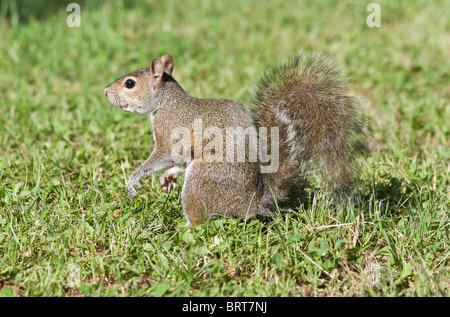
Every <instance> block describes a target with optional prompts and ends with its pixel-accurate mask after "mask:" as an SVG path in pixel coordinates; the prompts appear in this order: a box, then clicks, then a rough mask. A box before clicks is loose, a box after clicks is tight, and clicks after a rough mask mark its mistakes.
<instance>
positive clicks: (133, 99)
mask: <svg viewBox="0 0 450 317" xmlns="http://www.w3.org/2000/svg"><path fill="white" fill-rule="evenodd" d="M172 70H173V58H172V55H170V54H166V55H163V56H162V57H161V58H155V59H154V60H153V61H152V63H151V65H150V67H147V68H141V69H138V70H136V71H134V72H132V73H129V74H128V75H125V76H123V77H121V78H119V79H117V80H116V81H114V82H113V83H112V84H110V85H109V86H108V87H106V88H105V90H104V93H105V95H106V96H107V97H108V100H109V102H111V103H112V104H113V105H115V106H117V107H119V108H120V109H122V110H124V111H128V112H134V113H138V114H143V115H146V114H148V113H149V112H151V111H152V104H153V103H152V100H153V99H154V96H155V95H156V94H157V93H158V92H159V91H160V90H161V88H162V87H163V84H164V77H165V76H164V73H166V74H168V75H172Z"/></svg>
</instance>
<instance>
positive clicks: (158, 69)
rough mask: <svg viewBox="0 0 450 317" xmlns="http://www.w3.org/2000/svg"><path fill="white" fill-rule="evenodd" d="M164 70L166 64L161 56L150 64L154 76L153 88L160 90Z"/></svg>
mask: <svg viewBox="0 0 450 317" xmlns="http://www.w3.org/2000/svg"><path fill="white" fill-rule="evenodd" d="M163 71H164V65H163V63H162V61H161V59H159V58H155V59H154V60H153V62H152V64H151V65H150V75H151V77H152V79H151V81H152V89H153V90H155V91H156V90H158V89H159V88H160V87H161V84H162V77H163V76H162V74H163Z"/></svg>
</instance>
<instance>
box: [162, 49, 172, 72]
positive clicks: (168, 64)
mask: <svg viewBox="0 0 450 317" xmlns="http://www.w3.org/2000/svg"><path fill="white" fill-rule="evenodd" d="M161 61H162V63H163V65H164V72H165V73H167V74H169V75H172V71H173V57H172V55H170V54H165V55H163V56H162V57H161Z"/></svg>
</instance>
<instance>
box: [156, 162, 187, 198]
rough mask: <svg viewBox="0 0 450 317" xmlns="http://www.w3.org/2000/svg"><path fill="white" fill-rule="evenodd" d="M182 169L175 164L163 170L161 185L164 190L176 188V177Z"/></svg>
mask: <svg viewBox="0 0 450 317" xmlns="http://www.w3.org/2000/svg"><path fill="white" fill-rule="evenodd" d="M183 171H184V169H183V168H180V167H177V166H175V167H172V168H169V169H168V170H167V171H165V172H164V174H163V175H162V176H161V186H162V187H163V190H164V191H165V192H168V193H169V192H170V189H171V188H173V189H176V188H177V177H178V175H179V174H180V173H181V172H183Z"/></svg>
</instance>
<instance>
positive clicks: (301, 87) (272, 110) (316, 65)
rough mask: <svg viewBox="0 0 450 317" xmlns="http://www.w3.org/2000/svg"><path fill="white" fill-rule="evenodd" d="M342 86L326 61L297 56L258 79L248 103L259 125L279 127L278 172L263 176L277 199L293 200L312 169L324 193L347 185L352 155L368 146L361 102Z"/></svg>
mask: <svg viewBox="0 0 450 317" xmlns="http://www.w3.org/2000/svg"><path fill="white" fill-rule="evenodd" d="M346 82H347V78H346V76H345V74H344V72H343V71H342V70H340V69H338V68H337V67H336V66H335V65H333V64H332V63H331V62H330V60H329V59H328V58H327V57H325V56H324V55H321V54H315V53H312V54H304V53H302V52H300V53H298V54H297V55H295V56H294V57H292V58H290V59H289V60H288V61H287V62H285V63H284V64H283V65H281V67H278V68H276V69H274V70H272V71H269V72H266V73H265V74H264V75H263V76H262V78H261V80H260V84H259V86H258V87H257V89H256V91H255V93H254V96H253V100H252V101H253V107H254V112H255V115H256V117H257V119H258V120H259V123H260V124H261V126H265V127H278V128H279V140H280V141H279V153H280V155H279V163H280V164H279V169H278V171H277V172H276V173H273V174H270V175H268V177H269V183H270V186H271V189H272V191H273V192H274V193H275V196H276V198H277V199H278V200H280V201H290V200H292V199H295V196H297V198H298V192H299V190H301V188H300V187H301V186H302V183H303V181H304V180H306V179H307V174H308V173H309V172H311V171H316V172H318V173H319V174H320V175H321V176H322V179H323V180H324V181H325V184H324V185H325V186H324V187H325V188H327V189H330V187H331V188H334V189H336V188H342V187H348V186H349V184H350V183H351V181H352V179H353V176H354V175H355V172H356V170H357V164H356V156H357V155H358V154H361V153H364V152H368V151H369V148H368V145H367V140H366V135H365V133H364V126H365V124H364V122H365V121H364V119H363V116H362V114H361V113H360V112H359V107H360V101H359V99H358V98H356V97H352V96H350V94H349V93H348V91H347V90H346ZM269 130H270V129H269ZM269 144H270V143H269Z"/></svg>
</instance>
